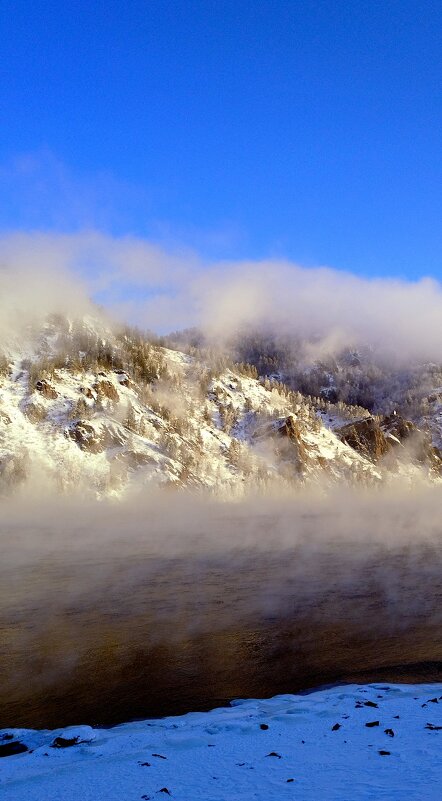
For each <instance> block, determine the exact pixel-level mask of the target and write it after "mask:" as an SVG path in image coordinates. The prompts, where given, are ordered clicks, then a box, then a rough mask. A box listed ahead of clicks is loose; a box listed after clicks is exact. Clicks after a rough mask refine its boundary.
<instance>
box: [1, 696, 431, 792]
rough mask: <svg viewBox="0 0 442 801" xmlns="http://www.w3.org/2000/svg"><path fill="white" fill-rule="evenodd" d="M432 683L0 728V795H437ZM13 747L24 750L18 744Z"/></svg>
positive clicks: (281, 697) (280, 697)
mask: <svg viewBox="0 0 442 801" xmlns="http://www.w3.org/2000/svg"><path fill="white" fill-rule="evenodd" d="M441 739H442V684H427V685H424V684H421V685H390V684H369V685H347V686H342V687H334V688H332V689H326V690H320V691H316V692H313V693H310V694H308V695H280V696H276V697H274V698H271V699H266V700H245V701H235V702H233V704H232V705H231V707H228V708H223V709H214V710H212V711H211V712H204V713H190V714H188V715H183V716H180V717H168V718H162V719H160V720H146V721H141V722H136V723H128V724H124V725H121V726H116V727H114V728H111V729H92V728H90V727H89V726H80V727H70V728H66V729H58V730H56V731H31V730H28V729H15V730H2V731H0V755H1V756H3V757H5V758H2V759H1V760H0V797H1V798H2V801H71V800H72V801H141V800H143V801H147V800H148V799H152V801H153V800H154V799H161V798H168V797H171V798H173V799H176V800H177V801H198V799H204V801H236V800H237V799H238V801H239V799H241V801H248V799H250V800H252V799H260V800H261V799H262V801H264V800H265V801H270V799H280V801H283V799H302V801H322V799H327V801H362V799H364V801H365V799H388V800H389V801H396V799H397V801H405V799H406V801H430V799H431V801H433V800H434V801H439V799H440V798H441V797H442V789H441V768H442V751H441ZM16 743H21V744H22V746H23V749H24V747H27V749H28V750H27V751H24V750H23V751H22V753H16V754H15V755H9V756H6V754H8V753H9V752H11V751H18V750H19V746H17V745H14V744H16Z"/></svg>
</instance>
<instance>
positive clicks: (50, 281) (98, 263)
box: [0, 231, 442, 361]
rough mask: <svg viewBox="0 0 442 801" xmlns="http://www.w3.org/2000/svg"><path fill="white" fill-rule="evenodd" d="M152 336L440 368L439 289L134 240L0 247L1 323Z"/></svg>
mask: <svg viewBox="0 0 442 801" xmlns="http://www.w3.org/2000/svg"><path fill="white" fill-rule="evenodd" d="M90 298H92V300H93V301H95V302H98V303H100V304H101V305H102V306H104V308H105V309H106V310H108V311H109V312H110V313H111V314H112V315H114V316H115V317H116V318H118V319H120V320H124V321H128V322H130V323H133V324H137V325H139V326H141V327H143V328H149V329H151V330H154V331H158V332H167V331H171V330H177V329H181V328H184V327H188V326H199V327H201V328H202V329H203V331H204V332H205V333H206V334H207V335H208V336H210V337H213V338H215V339H218V340H219V339H228V338H229V337H230V336H232V335H234V334H235V333H236V332H237V331H238V330H240V329H242V328H243V327H262V326H264V327H266V328H267V329H270V330H273V331H275V332H276V333H281V334H292V335H293V336H300V337H303V338H306V339H309V340H311V341H312V342H314V343H315V348H316V353H320V352H322V351H327V352H333V351H336V350H338V349H339V348H341V347H342V346H344V345H350V346H355V347H358V346H361V345H367V344H370V345H372V346H373V347H374V348H377V349H379V350H380V351H383V352H386V353H388V354H389V355H394V356H395V357H396V358H404V359H421V360H430V361H441V360H442V286H441V284H440V283H438V282H437V281H435V280H432V279H431V278H423V279H421V280H420V281H417V282H411V281H404V280H397V279H388V278H373V279H368V278H363V277H359V276H356V275H353V274H351V273H346V272H341V271H339V270H335V269H330V268H327V267H317V268H306V267H303V266H300V265H297V264H294V263H291V262H288V261H283V260H271V259H268V260H262V261H236V262H235V261H218V262H211V263H209V262H207V261H204V260H203V259H201V258H200V257H199V256H198V254H196V253H194V252H191V251H189V250H185V249H183V250H177V249H175V250H174V251H167V250H166V249H164V248H161V247H159V246H157V245H155V244H154V243H152V242H149V241H147V240H143V239H141V238H137V237H132V236H125V237H113V236H110V235H107V234H103V233H100V232H97V231H85V232H83V233H76V234H48V233H41V232H34V233H26V234H24V233H15V234H9V235H3V236H2V237H0V315H1V318H2V320H3V327H4V324H5V321H6V322H7V323H11V320H12V318H15V317H16V313H17V310H19V311H20V313H21V314H22V315H25V314H26V313H27V312H29V313H33V314H36V313H38V312H39V311H41V312H47V311H48V310H51V311H62V312H63V311H64V312H67V311H68V310H70V311H71V313H78V312H79V311H80V310H87V311H88V312H89V311H90V310H91V306H90Z"/></svg>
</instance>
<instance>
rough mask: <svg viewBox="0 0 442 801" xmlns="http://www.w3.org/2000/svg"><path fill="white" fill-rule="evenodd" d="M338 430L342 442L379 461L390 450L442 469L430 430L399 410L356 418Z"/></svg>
mask: <svg viewBox="0 0 442 801" xmlns="http://www.w3.org/2000/svg"><path fill="white" fill-rule="evenodd" d="M336 433H337V434H338V436H339V437H340V439H341V440H342V441H343V442H345V443H346V444H347V445H350V447H352V448H354V450H356V451H358V453H360V454H361V455H362V456H364V457H365V458H368V459H370V460H371V461H372V462H378V461H379V460H380V459H382V458H383V457H384V456H385V455H386V454H388V453H391V454H392V455H393V456H395V457H396V458H398V459H399V458H404V459H405V460H406V461H410V462H417V463H419V464H423V465H427V466H428V467H430V469H432V470H434V471H436V472H437V473H442V458H441V457H442V454H441V453H440V451H439V449H438V448H436V447H435V446H434V445H433V443H432V441H431V435H430V433H429V432H428V431H423V430H422V429H419V428H417V426H415V425H414V423H412V422H411V420H406V419H405V418H404V417H402V416H401V415H399V414H390V415H386V416H385V417H381V418H379V419H377V418H374V417H366V418H364V419H362V420H356V421H354V422H352V423H348V424H347V425H345V426H343V427H342V428H340V429H338V430H337V431H336Z"/></svg>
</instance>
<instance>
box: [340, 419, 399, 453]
mask: <svg viewBox="0 0 442 801" xmlns="http://www.w3.org/2000/svg"><path fill="white" fill-rule="evenodd" d="M335 433H336V434H337V435H338V437H339V438H340V439H341V440H342V442H345V443H346V444H347V445H350V447H351V448H353V449H354V450H355V451H357V452H358V453H360V454H361V456H364V457H365V458H366V459H370V461H372V462H378V461H379V459H381V458H382V456H384V455H385V454H386V453H387V452H388V451H389V450H390V447H391V445H390V443H389V442H388V440H387V437H386V436H385V434H384V432H383V431H382V429H381V426H380V424H379V423H378V422H377V420H375V418H374V417H364V418H362V419H361V420H355V421H354V422H352V423H348V424H347V425H345V426H342V428H339V429H337V431H336V432H335Z"/></svg>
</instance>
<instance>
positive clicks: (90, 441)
mask: <svg viewBox="0 0 442 801" xmlns="http://www.w3.org/2000/svg"><path fill="white" fill-rule="evenodd" d="M65 435H66V436H67V437H69V438H70V439H73V440H74V442H76V443H77V445H78V447H79V448H81V450H82V451H88V452H89V453H101V451H103V450H104V448H105V443H104V442H103V438H102V437H101V436H100V435H99V434H98V433H97V432H96V430H95V428H94V427H93V426H91V425H90V423H85V422H84V420H79V421H78V422H77V423H74V424H73V425H72V426H71V427H70V428H68V429H66V432H65Z"/></svg>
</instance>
